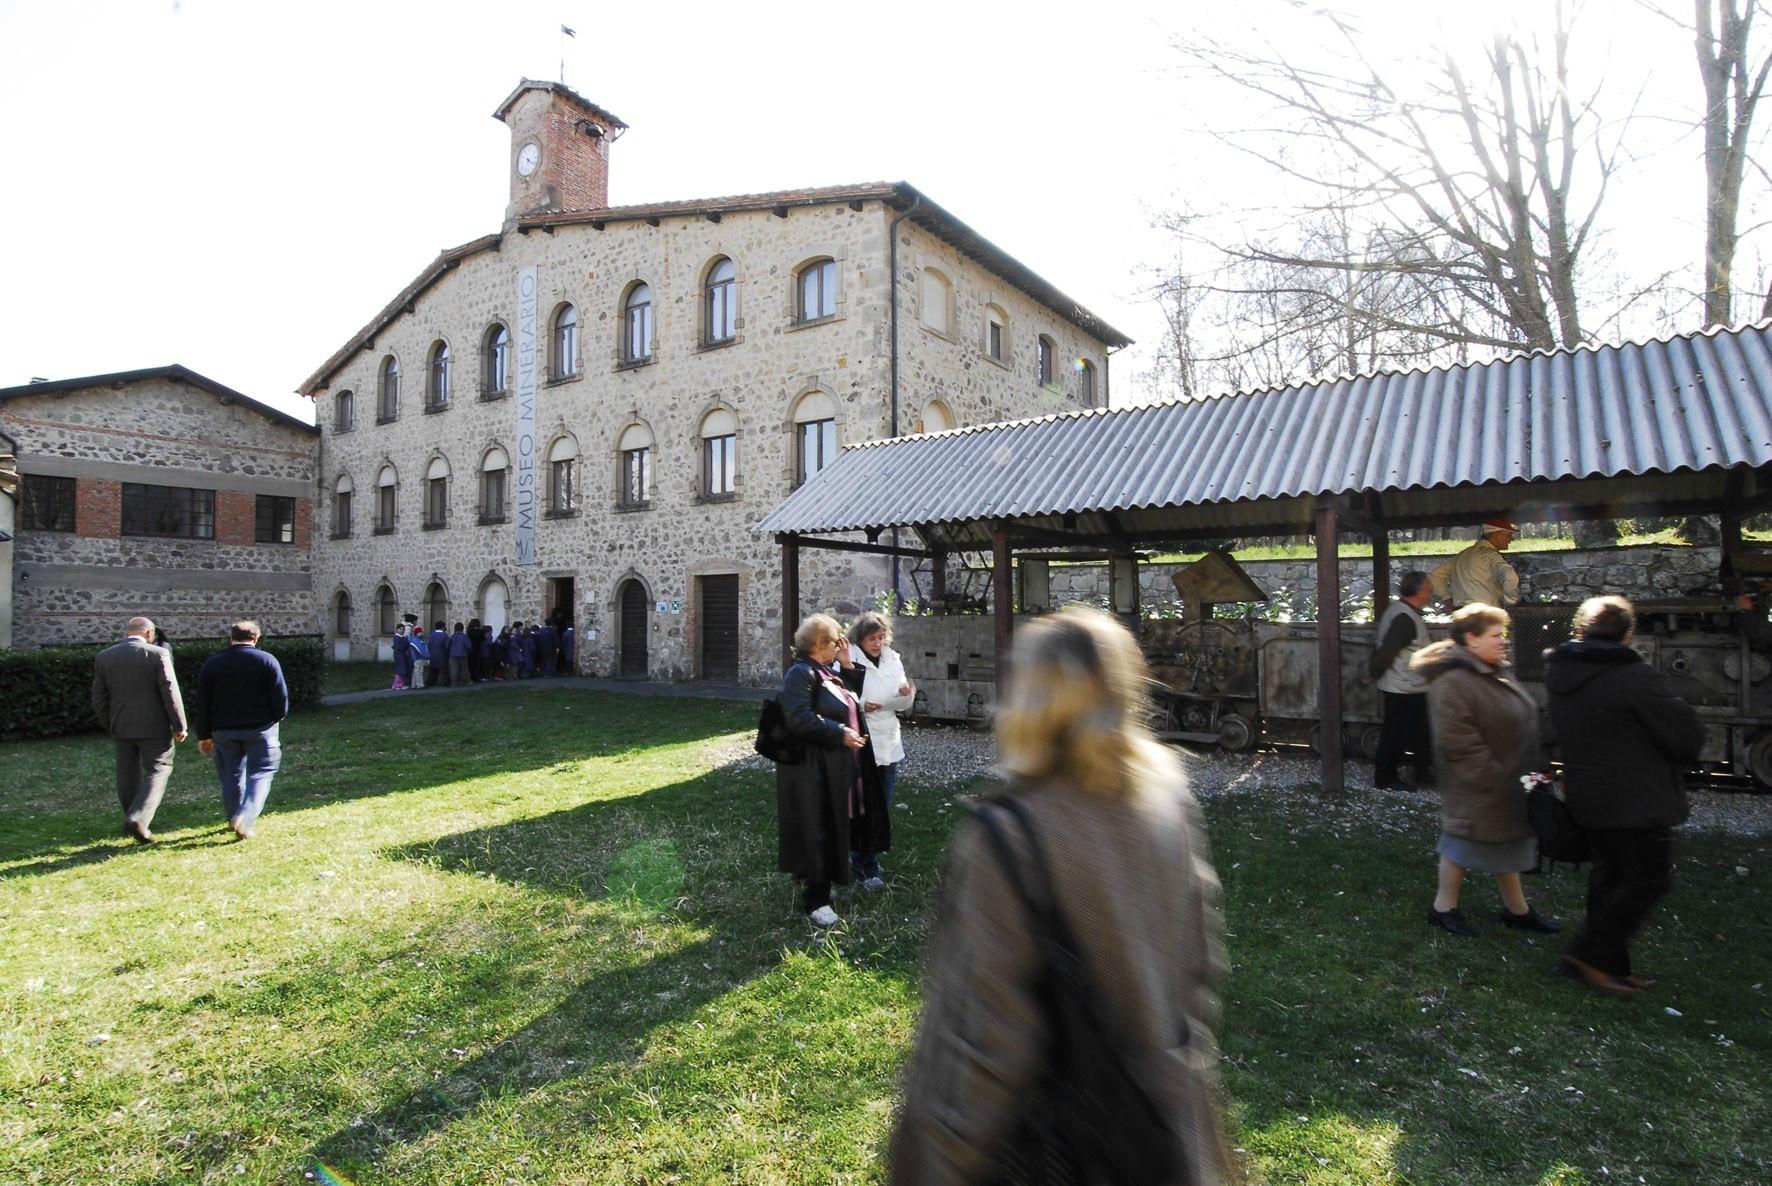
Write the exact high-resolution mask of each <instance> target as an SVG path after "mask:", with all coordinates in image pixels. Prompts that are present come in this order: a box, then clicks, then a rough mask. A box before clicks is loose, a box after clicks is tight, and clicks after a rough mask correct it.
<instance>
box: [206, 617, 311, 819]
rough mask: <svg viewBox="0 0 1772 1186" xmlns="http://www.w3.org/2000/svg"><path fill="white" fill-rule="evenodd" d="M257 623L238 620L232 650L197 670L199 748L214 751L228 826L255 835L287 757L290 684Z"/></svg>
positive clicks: (231, 633) (230, 639)
mask: <svg viewBox="0 0 1772 1186" xmlns="http://www.w3.org/2000/svg"><path fill="white" fill-rule="evenodd" d="M258 636H259V629H258V623H257V622H235V623H234V625H233V626H232V627H230V628H229V630H228V649H227V650H225V651H218V652H217V653H215V654H213V655H211V656H210V657H209V658H208V659H207V660H206V661H205V662H204V664H203V670H202V671H201V672H199V673H198V675H197V701H196V704H195V705H194V706H193V707H194V710H195V711H194V713H193V715H194V716H195V718H196V721H195V723H196V726H197V748H198V749H200V750H202V751H203V752H204V753H206V754H214V755H215V771H216V774H217V775H218V776H219V777H220V778H221V796H222V809H223V810H224V811H225V812H226V813H227V816H228V827H230V828H232V829H233V830H234V835H236V836H238V837H240V839H242V840H247V839H250V838H251V836H252V828H253V825H254V824H255V823H256V822H257V821H258V815H259V812H261V811H263V810H264V809H265V800H266V799H267V798H268V797H269V796H270V793H271V778H272V776H274V775H275V774H276V773H277V766H278V765H279V763H281V761H282V759H283V746H282V741H281V739H280V738H279V737H278V723H279V722H280V721H282V720H283V718H284V716H285V715H287V714H288V712H289V685H287V684H285V683H284V682H283V668H282V665H280V664H279V663H278V662H277V659H276V657H275V656H273V655H267V654H266V653H265V652H263V651H261V650H259V649H258Z"/></svg>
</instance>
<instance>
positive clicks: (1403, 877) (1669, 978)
mask: <svg viewBox="0 0 1772 1186" xmlns="http://www.w3.org/2000/svg"><path fill="white" fill-rule="evenodd" d="M754 712H755V708H754V706H752V705H748V704H727V703H724V702H709V701H694V700H661V699H647V698H642V697H630V696H614V695H602V694H594V693H584V692H576V691H569V690H565V689H556V690H548V691H542V692H528V691H526V692H524V693H522V694H514V693H511V692H505V691H493V692H489V693H486V694H482V695H477V696H472V697H439V698H436V699H431V698H428V697H414V698H408V699H392V700H385V701H376V702H373V703H368V704H361V705H354V706H351V707H349V708H346V709H315V710H310V711H307V712H304V713H302V714H299V715H297V716H296V717H295V718H293V719H292V720H290V721H289V722H288V723H287V724H286V726H285V732H284V745H285V750H284V754H285V757H284V772H283V773H282V774H281V775H280V776H279V779H278V783H277V787H276V790H275V791H274V793H273V797H272V801H271V806H270V810H269V811H268V813H267V814H266V816H265V818H264V820H263V821H262V824H261V827H260V829H259V834H258V836H257V837H256V838H255V839H254V840H252V841H251V842H249V843H244V844H240V843H232V842H229V841H228V840H226V839H225V838H224V837H225V835H226V834H225V833H223V832H222V831H221V830H220V819H219V816H220V810H219V807H218V806H217V805H216V803H215V792H214V789H213V781H212V775H211V772H210V770H209V768H208V766H207V764H206V763H205V762H203V761H201V760H199V759H198V757H197V755H196V753H195V751H194V750H189V749H187V750H184V751H182V752H181V754H180V760H179V766H178V770H177V773H176V775H175V778H174V781H173V786H172V790H171V792H170V794H169V796H168V800H167V803H166V805H165V806H164V807H163V808H162V810H161V814H160V816H159V818H158V819H157V820H156V823H155V828H156V831H157V832H159V833H160V835H161V836H162V837H163V838H164V840H163V843H162V844H160V845H158V846H156V847H154V848H152V849H141V848H136V847H133V846H131V845H129V844H128V843H127V842H125V841H124V840H122V838H121V837H120V836H119V835H117V834H116V833H117V831H118V827H119V823H118V820H117V818H116V808H115V804H114V802H113V801H112V793H111V791H110V789H109V787H110V748H109V744H108V742H106V741H105V740H104V739H102V738H97V737H89V738H78V739H71V740H64V741H54V742H34V743H21V744H12V745H7V746H0V813H3V814H0V818H3V819H4V820H5V821H6V823H5V828H4V830H3V831H0V952H3V953H4V959H3V960H0V1182H6V1183H12V1182H47V1183H74V1182H81V1183H85V1182H102V1183H105V1184H107V1186H119V1184H122V1183H159V1182H173V1181H180V1182H182V1181H215V1182H222V1181H225V1182H248V1183H258V1182H266V1183H269V1182H278V1183H282V1182H301V1181H304V1180H305V1179H304V1174H309V1173H320V1171H319V1170H318V1168H317V1167H319V1166H321V1165H325V1166H327V1167H330V1168H331V1170H332V1171H336V1174H337V1177H338V1178H339V1180H341V1181H351V1182H355V1183H358V1184H359V1186H363V1184H368V1183H396V1182H398V1183H407V1182H413V1183H482V1182H491V1183H507V1182H515V1183H588V1182H598V1183H603V1182H607V1183H643V1184H662V1183H691V1182H721V1183H724V1182H747V1183H765V1182H766V1183H802V1182H877V1181H879V1180H880V1179H881V1171H880V1166H879V1163H878V1160H877V1157H878V1151H879V1148H880V1146H881V1143H882V1141H883V1139H884V1137H885V1134H886V1133H887V1131H888V1129H889V1127H890V1123H891V1113H892V1108H893V1103H894V1083H895V1078H896V1075H897V1073H898V1070H899V1066H900V1063H901V1060H902V1058H903V1056H904V1053H905V1050H906V1046H907V1043H908V1041H909V1039H910V1035H911V1032H912V1028H913V1025H914V1023H915V1017H916V1011H917V961H918V959H919V958H920V955H921V952H922V950H923V946H924V941H925V938H926V919H927V917H928V914H929V912H930V911H931V910H932V908H933V903H934V885H935V881H936V879H937V875H938V872H939V868H940V862H941V855H942V851H943V849H944V847H945V844H946V842H947V839H948V836H949V834H950V831H951V829H952V827H953V824H954V821H955V820H956V819H957V818H959V817H960V816H961V814H962V812H961V811H960V810H958V809H957V808H956V807H954V805H953V798H952V796H951V795H950V794H949V793H948V792H946V791H939V790H935V789H930V788H922V787H919V786H918V785H917V784H916V782H915V777H914V770H913V772H912V773H910V774H907V778H906V781H905V782H903V783H901V792H900V793H901V803H902V804H903V805H904V807H905V809H904V810H900V811H899V812H898V813H897V814H896V816H895V825H896V826H897V829H898V846H897V848H896V850H895V852H894V853H893V856H892V859H891V861H890V862H889V867H890V869H891V873H892V876H893V880H894V882H895V888H894V890H893V892H891V893H888V894H885V895H880V896H877V897H869V896H861V895H851V894H849V893H848V892H847V891H840V893H839V901H838V907H839V909H840V910H841V911H842V912H843V914H844V916H845V924H846V925H845V926H844V927H842V928H840V929H839V930H837V931H836V932H835V933H833V934H831V935H829V936H819V935H815V934H813V933H812V931H811V929H810V928H809V926H808V925H807V924H806V923H805V921H804V920H803V919H802V918H801V917H799V915H798V914H797V913H796V911H795V903H794V895H793V892H792V889H791V887H790V886H789V884H788V882H787V880H786V879H785V878H783V877H781V876H779V875H777V874H775V873H773V872H771V869H772V865H773V855H774V809H773V792H772V784H771V781H770V779H769V778H768V775H767V773H766V772H762V771H757V770H753V769H744V768H739V767H737V766H735V765H731V764H727V765H722V764H721V761H720V759H719V755H720V754H721V753H727V754H730V753H732V752H733V746H732V737H733V735H734V734H742V733H744V732H745V731H747V730H748V727H749V726H750V724H751V722H752V720H753V718H754ZM1208 814H1209V818H1210V820H1211V823H1212V827H1213V842H1214V849H1215V855H1216V858H1217V862H1218V866H1219V869H1220V872H1221V874H1222V876H1223V877H1224V880H1225V884H1226V889H1227V896H1228V903H1227V916H1228V921H1229V927H1230V939H1229V943H1230V950H1231V954H1232V958H1233V961H1234V972H1233V979H1232V981H1231V983H1230V986H1229V991H1228V995H1227V1000H1226V1015H1225V1019H1224V1023H1223V1026H1222V1039H1223V1047H1224V1056H1225V1071H1226V1084H1227V1088H1228V1090H1229V1094H1230V1096H1231V1098H1232V1100H1233V1108H1234V1115H1233V1123H1234V1126H1235V1130H1236V1134H1237V1141H1238V1143H1239V1144H1240V1145H1242V1147H1244V1148H1245V1149H1247V1150H1248V1151H1249V1153H1250V1155H1251V1156H1252V1158H1253V1161H1254V1166H1255V1169H1256V1170H1257V1172H1258V1174H1259V1175H1260V1176H1261V1177H1263V1178H1265V1179H1267V1180H1269V1181H1273V1182H1308V1183H1356V1182H1386V1183H1389V1182H1448V1183H1450V1182H1460V1183H1463V1182H1509V1183H1511V1182H1520V1183H1552V1182H1554V1183H1591V1184H1596V1186H1597V1184H1598V1183H1603V1182H1636V1181H1639V1180H1641V1181H1644V1182H1648V1183H1685V1182H1706V1183H1760V1182H1766V1181H1772V1104H1769V1095H1772V1087H1769V1085H1768V1072H1767V1066H1768V1065H1769V1064H1772V1060H1769V1058H1768V1056H1769V1055H1772V1022H1769V1019H1768V1007H1767V987H1768V985H1767V983H1766V981H1767V978H1768V977H1769V976H1772V969H1769V968H1768V966H1767V963H1768V961H1767V955H1768V951H1769V950H1772V942H1769V940H1772V926H1769V924H1768V920H1767V906H1768V895H1767V894H1766V892H1765V890H1764V885H1765V880H1766V877H1767V875H1768V873H1769V872H1772V851H1769V846H1768V845H1767V843H1766V842H1765V841H1763V840H1756V841H1743V840H1729V839H1725V838H1720V837H1695V838H1690V839H1688V840H1687V842H1686V844H1685V847H1684V849H1683V860H1682V864H1681V867H1680V870H1679V874H1678V876H1679V885H1678V888H1677V890H1676V891H1675V894H1674V896H1673V897H1672V898H1671V899H1670V900H1669V901H1668V902H1667V903H1666V904H1665V905H1664V908H1663V909H1662V911H1661V913H1660V914H1659V915H1658V916H1657V919H1656V922H1655V924H1654V925H1652V927H1651V929H1650V932H1649V933H1648V934H1647V935H1646V936H1645V942H1644V944H1643V947H1642V952H1641V960H1642V963H1643V965H1644V966H1645V967H1646V968H1650V969H1652V970H1654V971H1656V972H1659V973H1661V974H1662V975H1664V976H1665V977H1666V979H1665V980H1664V981H1663V983H1662V984H1661V985H1660V986H1658V987H1657V988H1656V989H1655V990H1653V995H1652V997H1651V998H1646V999H1643V1000H1639V1001H1635V1002H1619V1001H1613V1000H1608V999H1602V998H1598V997H1595V996H1592V995H1590V994H1588V993H1587V992H1585V991H1584V990H1582V989H1580V988H1579V987H1578V986H1576V985H1575V984H1574V983H1573V982H1571V981H1568V980H1565V979H1564V978H1562V977H1561V976H1559V975H1558V974H1557V973H1556V971H1555V968H1554V964H1555V958H1554V953H1555V946H1554V944H1553V943H1552V942H1550V941H1547V940H1544V939H1537V938H1532V937H1527V936H1518V935H1514V934H1512V933H1511V932H1510V933H1507V934H1501V933H1498V932H1499V931H1500V928H1499V927H1498V926H1493V925H1491V926H1489V927H1487V928H1485V933H1484V936H1483V937H1482V939H1480V940H1478V941H1476V942H1460V941H1457V940H1453V939H1451V938H1449V937H1448V938H1436V937H1432V936H1430V933H1429V932H1428V930H1427V928H1426V926H1425V924H1424V923H1422V921H1421V919H1420V914H1421V911H1422V910H1423V909H1424V907H1425V903H1426V900H1427V895H1428V893H1429V889H1430V884H1429V883H1430V879H1431V875H1432V873H1431V869H1432V863H1431V862H1432V858H1431V854H1430V850H1431V844H1432V839H1433V832H1434V823H1433V813H1432V810H1431V807H1430V806H1429V805H1428V803H1427V801H1425V800H1423V802H1422V805H1421V808H1420V810H1419V811H1417V812H1415V813H1414V814H1413V815H1412V816H1408V817H1407V818H1402V819H1394V820H1391V821H1389V822H1381V823H1379V824H1357V823H1356V824H1349V823H1339V822H1337V821H1338V820H1344V819H1346V818H1347V812H1346V810H1345V804H1342V803H1338V802H1335V801H1329V800H1325V799H1324V798H1323V797H1322V796H1320V795H1318V794H1317V793H1316V792H1315V791H1312V790H1308V789H1300V790H1297V791H1294V792H1291V793H1287V794H1278V795H1273V796H1271V797H1269V798H1267V799H1264V800H1256V799H1252V798H1249V797H1238V798H1235V799H1226V800H1222V801H1219V802H1215V803H1214V804H1212V805H1211V806H1210V808H1209V812H1208ZM1738 867H1740V868H1744V869H1746V870H1747V872H1746V873H1745V874H1743V873H1740V872H1738V871H1737V868H1738ZM1529 889H1530V892H1531V893H1532V895H1533V898H1534V902H1535V904H1536V905H1538V906H1539V907H1540V909H1541V910H1549V911H1552V912H1560V913H1562V914H1564V915H1565V916H1572V915H1574V914H1575V913H1576V912H1577V911H1578V909H1579V903H1580V888H1579V883H1578V882H1577V881H1576V880H1575V879H1572V878H1571V877H1570V876H1569V875H1568V874H1567V873H1566V872H1565V873H1562V874H1559V875H1558V876H1557V877H1556V878H1554V879H1548V880H1547V879H1537V881H1536V884H1532V885H1530V887H1529ZM1468 894H1469V896H1468V898H1467V904H1468V905H1469V906H1470V907H1471V908H1472V909H1471V913H1472V914H1473V915H1474V916H1477V915H1482V914H1484V913H1486V912H1487V911H1492V910H1493V909H1494V895H1493V889H1492V888H1491V887H1490V886H1488V885H1484V884H1479V883H1473V885H1472V886H1471V888H1470V890H1469V891H1468ZM1669 1007H1671V1008H1673V1009H1676V1010H1677V1011H1678V1014H1679V1015H1678V1016H1675V1015H1673V1014H1671V1013H1669V1012H1666V1011H1665V1010H1666V1009H1667V1008H1669ZM322 1176H323V1175H322Z"/></svg>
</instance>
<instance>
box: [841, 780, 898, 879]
mask: <svg viewBox="0 0 1772 1186" xmlns="http://www.w3.org/2000/svg"><path fill="white" fill-rule="evenodd" d="M897 783H898V763H897V762H894V763H892V765H890V766H882V767H880V789H881V790H882V791H883V792H885V795H886V810H887V811H891V810H892V788H893V787H894V786H896V785H897ZM849 867H850V868H851V869H853V870H855V875H856V876H857V877H859V878H861V879H862V880H864V881H865V880H867V879H868V878H870V877H878V876H880V857H879V855H878V854H877V853H871V852H852V853H850V854H849Z"/></svg>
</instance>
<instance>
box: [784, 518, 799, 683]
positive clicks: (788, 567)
mask: <svg viewBox="0 0 1772 1186" xmlns="http://www.w3.org/2000/svg"><path fill="white" fill-rule="evenodd" d="M799 627H800V545H799V544H798V543H796V542H795V541H794V540H793V539H792V538H791V537H790V538H788V539H784V540H783V541H782V543H781V658H782V670H784V671H785V670H787V668H788V667H790V666H792V665H793V662H794V631H795V630H797V629H799Z"/></svg>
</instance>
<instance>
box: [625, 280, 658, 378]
mask: <svg viewBox="0 0 1772 1186" xmlns="http://www.w3.org/2000/svg"><path fill="white" fill-rule="evenodd" d="M621 360H622V361H623V362H628V363H636V362H650V361H651V360H652V286H651V285H649V284H647V283H646V282H645V281H641V282H640V283H638V284H636V285H634V286H633V287H632V288H630V289H628V299H627V300H625V301H623V302H622V309H621Z"/></svg>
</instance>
